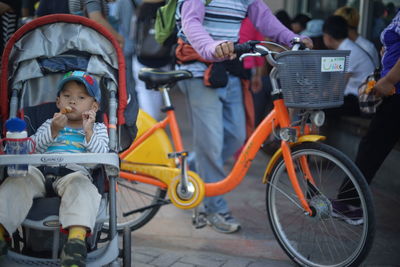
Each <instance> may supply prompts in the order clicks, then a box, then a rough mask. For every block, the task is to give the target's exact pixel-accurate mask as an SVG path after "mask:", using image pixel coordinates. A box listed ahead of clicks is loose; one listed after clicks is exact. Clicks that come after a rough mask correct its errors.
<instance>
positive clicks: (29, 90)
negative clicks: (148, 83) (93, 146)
mask: <svg viewBox="0 0 400 267" xmlns="http://www.w3.org/2000/svg"><path fill="white" fill-rule="evenodd" d="M72 69H81V70H85V71H87V72H89V73H90V74H92V75H94V76H95V77H97V78H101V79H100V84H103V85H105V86H103V87H102V90H117V94H118V95H117V97H118V102H119V103H118V110H117V116H118V124H124V123H125V119H124V110H125V107H126V105H127V94H126V79H125V61H124V56H123V53H122V49H121V47H120V46H119V44H118V42H117V41H116V40H115V38H114V37H113V36H112V34H111V33H110V32H109V31H107V30H106V29H105V28H104V27H103V26H101V25H100V24H98V23H96V22H94V21H92V20H89V19H87V18H85V17H81V16H75V15H67V14H57V15H49V16H44V17H41V18H38V19H36V20H34V21H32V22H31V23H28V24H26V25H24V26H23V27H21V28H20V29H19V30H18V31H17V32H16V33H15V34H14V35H13V36H12V37H11V38H10V40H9V41H8V43H7V45H6V47H5V49H4V53H3V57H2V65H1V71H2V72H1V81H0V106H1V110H0V116H1V118H2V122H4V121H5V120H6V119H7V118H8V116H9V99H10V92H11V90H12V89H17V90H18V91H19V93H20V94H21V95H22V98H21V100H20V101H21V102H20V103H19V108H23V107H25V106H32V105H36V104H40V103H43V102H50V101H54V100H55V97H56V94H57V90H56V87H57V82H58V80H59V79H60V78H61V76H62V75H63V74H64V73H65V72H66V71H69V70H72Z"/></svg>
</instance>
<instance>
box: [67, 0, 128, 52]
mask: <svg viewBox="0 0 400 267" xmlns="http://www.w3.org/2000/svg"><path fill="white" fill-rule="evenodd" d="M108 2H113V0H69V3H68V4H69V11H70V13H71V14H76V15H82V16H87V17H88V18H90V19H92V20H94V21H96V22H97V23H100V24H101V25H103V26H104V27H105V28H107V30H109V31H110V32H111V33H112V35H114V37H115V39H117V41H118V43H119V44H120V46H121V47H123V46H124V37H122V35H120V34H119V33H118V32H117V30H115V29H114V27H113V26H112V25H111V24H110V22H109V21H108V19H107V16H108V11H109V8H108V5H107V3H108Z"/></svg>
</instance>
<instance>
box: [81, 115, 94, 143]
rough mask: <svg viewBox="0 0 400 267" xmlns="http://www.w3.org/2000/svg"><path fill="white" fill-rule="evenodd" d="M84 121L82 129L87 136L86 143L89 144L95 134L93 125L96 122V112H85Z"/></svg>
mask: <svg viewBox="0 0 400 267" xmlns="http://www.w3.org/2000/svg"><path fill="white" fill-rule="evenodd" d="M82 120H83V122H82V127H83V131H84V132H85V135H86V141H87V142H89V141H90V138H91V137H92V134H93V124H94V122H95V120H96V112H95V111H94V110H89V111H85V112H83V113H82Z"/></svg>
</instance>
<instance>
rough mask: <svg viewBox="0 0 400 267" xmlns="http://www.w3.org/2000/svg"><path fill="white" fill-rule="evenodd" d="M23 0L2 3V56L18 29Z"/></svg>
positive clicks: (0, 43)
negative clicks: (9, 40) (6, 45)
mask: <svg viewBox="0 0 400 267" xmlns="http://www.w3.org/2000/svg"><path fill="white" fill-rule="evenodd" d="M21 9H22V8H21V0H2V1H0V24H1V25H0V36H1V41H0V54H2V53H3V49H4V47H5V44H6V43H7V41H8V39H10V37H11V35H12V34H13V33H14V32H15V31H16V30H17V29H18V19H19V17H20V12H21Z"/></svg>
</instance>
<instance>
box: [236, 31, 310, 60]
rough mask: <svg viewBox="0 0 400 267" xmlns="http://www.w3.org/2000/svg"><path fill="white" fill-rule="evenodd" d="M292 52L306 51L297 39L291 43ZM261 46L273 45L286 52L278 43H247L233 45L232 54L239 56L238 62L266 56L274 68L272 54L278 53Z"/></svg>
mask: <svg viewBox="0 0 400 267" xmlns="http://www.w3.org/2000/svg"><path fill="white" fill-rule="evenodd" d="M291 43H292V45H293V46H292V49H291V50H292V51H296V50H304V49H306V46H305V45H304V43H303V42H302V41H301V40H300V38H299V37H296V38H294V39H293V40H292V41H291ZM262 44H269V45H273V46H276V47H279V48H282V49H283V50H285V51H287V50H288V49H287V48H286V47H284V46H282V45H280V44H278V43H275V42H268V41H247V42H245V43H242V44H235V45H234V48H233V49H234V52H235V53H236V54H237V55H238V56H240V57H239V60H243V58H245V57H259V56H267V60H268V62H269V63H270V64H271V65H272V66H276V65H277V62H276V60H275V59H274V57H273V56H272V55H273V54H280V52H275V51H272V50H270V49H269V48H268V47H266V46H264V45H262Z"/></svg>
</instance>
